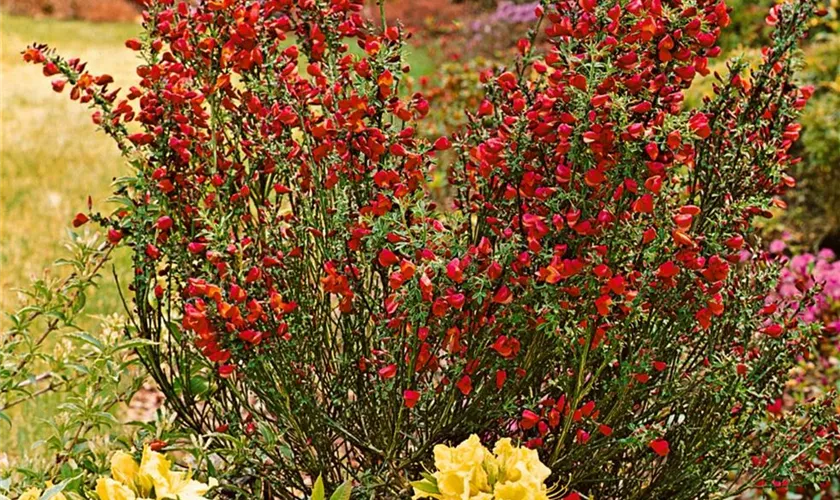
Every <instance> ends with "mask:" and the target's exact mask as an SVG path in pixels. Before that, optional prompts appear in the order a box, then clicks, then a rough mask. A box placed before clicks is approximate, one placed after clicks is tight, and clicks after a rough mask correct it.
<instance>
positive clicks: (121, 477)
mask: <svg viewBox="0 0 840 500" xmlns="http://www.w3.org/2000/svg"><path fill="white" fill-rule="evenodd" d="M138 472H140V466H139V465H137V462H136V461H135V460H134V457H132V456H131V455H129V454H128V453H126V452H124V451H118V452H116V453H114V456H113V457H111V477H112V478H114V479H115V480H117V481H119V482H121V483H122V484H124V485H126V486H133V485H134V482H135V481H136V480H137V473H138Z"/></svg>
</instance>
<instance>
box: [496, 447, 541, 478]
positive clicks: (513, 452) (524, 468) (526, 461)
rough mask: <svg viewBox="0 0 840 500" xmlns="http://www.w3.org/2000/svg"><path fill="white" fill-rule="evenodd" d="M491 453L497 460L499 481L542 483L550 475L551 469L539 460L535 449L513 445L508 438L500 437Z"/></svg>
mask: <svg viewBox="0 0 840 500" xmlns="http://www.w3.org/2000/svg"><path fill="white" fill-rule="evenodd" d="M493 453H494V454H495V455H496V457H497V459H498V461H499V467H500V471H499V482H516V481H524V482H526V483H535V484H543V483H544V482H545V480H546V479H548V476H550V475H551V470H550V469H549V468H548V467H546V466H545V465H543V463H542V462H540V455H539V453H537V451H536V450H529V449H528V448H522V447H514V446H513V445H512V444H511V441H510V439H507V438H506V439H500V440H499V442H498V443H496V447H495V448H494V449H493Z"/></svg>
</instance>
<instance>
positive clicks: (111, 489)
mask: <svg viewBox="0 0 840 500" xmlns="http://www.w3.org/2000/svg"><path fill="white" fill-rule="evenodd" d="M96 494H97V495H99V500H136V497H135V495H134V492H133V491H131V488H129V487H128V486H126V485H124V484H122V483H120V482H118V481H114V480H113V479H111V478H109V477H101V478H99V479H98V480H97V481H96Z"/></svg>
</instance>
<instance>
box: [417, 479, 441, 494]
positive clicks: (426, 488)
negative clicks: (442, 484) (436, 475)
mask: <svg viewBox="0 0 840 500" xmlns="http://www.w3.org/2000/svg"><path fill="white" fill-rule="evenodd" d="M411 486H414V488H415V489H416V490H417V491H420V492H422V493H432V494H435V495H440V490H439V489H438V487H437V484H434V483H430V482H428V480H423V481H414V482H412V483H411Z"/></svg>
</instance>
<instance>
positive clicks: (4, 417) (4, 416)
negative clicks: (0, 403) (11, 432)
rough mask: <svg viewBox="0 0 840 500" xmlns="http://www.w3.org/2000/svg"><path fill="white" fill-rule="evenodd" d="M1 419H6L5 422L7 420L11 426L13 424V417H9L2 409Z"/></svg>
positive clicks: (0, 412)
mask: <svg viewBox="0 0 840 500" xmlns="http://www.w3.org/2000/svg"><path fill="white" fill-rule="evenodd" d="M0 420H2V421H4V422H6V423H7V424H9V427H11V426H12V419H11V418H9V416H8V415H6V414H5V413H3V412H2V411H0Z"/></svg>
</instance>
